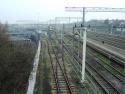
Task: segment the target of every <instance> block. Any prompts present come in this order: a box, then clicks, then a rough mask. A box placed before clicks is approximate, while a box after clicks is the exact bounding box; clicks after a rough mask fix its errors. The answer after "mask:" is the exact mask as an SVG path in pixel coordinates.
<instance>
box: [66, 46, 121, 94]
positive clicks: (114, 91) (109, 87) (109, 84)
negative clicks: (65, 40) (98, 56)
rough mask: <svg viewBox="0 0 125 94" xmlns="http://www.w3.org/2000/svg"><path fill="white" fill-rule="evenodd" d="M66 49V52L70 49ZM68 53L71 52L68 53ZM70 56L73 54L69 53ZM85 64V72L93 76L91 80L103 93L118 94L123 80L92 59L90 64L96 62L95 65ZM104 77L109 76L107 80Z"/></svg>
mask: <svg viewBox="0 0 125 94" xmlns="http://www.w3.org/2000/svg"><path fill="white" fill-rule="evenodd" d="M65 48H66V47H65ZM66 49H67V50H68V49H70V48H66ZM70 50H71V49H70ZM68 52H71V51H68ZM71 54H73V53H71ZM75 58H76V59H77V55H76V56H75ZM77 60H78V61H79V59H77ZM79 62H80V61H79ZM86 62H87V63H86V71H87V72H88V73H89V74H91V75H93V78H94V79H95V81H97V82H98V84H99V85H100V86H101V87H102V88H103V91H105V92H106V93H107V94H120V90H119V88H120V84H121V80H123V79H120V78H119V77H117V76H116V75H114V74H113V73H112V72H110V70H108V69H107V68H106V67H104V66H103V65H101V63H99V61H98V62H97V61H96V60H94V59H93V60H92V61H91V62H96V63H91V64H90V63H88V61H86ZM89 62H90V61H89ZM93 66H94V67H93ZM99 68H102V69H101V70H100V69H99ZM98 70H100V71H99V72H98ZM92 71H93V72H94V71H95V72H94V73H92ZM94 74H96V75H95V76H94ZM97 74H98V76H97ZM103 74H105V75H103ZM106 76H109V78H107V77H106ZM100 77H101V78H100ZM99 81H100V82H99ZM114 83H115V84H114ZM117 85H118V86H117Z"/></svg>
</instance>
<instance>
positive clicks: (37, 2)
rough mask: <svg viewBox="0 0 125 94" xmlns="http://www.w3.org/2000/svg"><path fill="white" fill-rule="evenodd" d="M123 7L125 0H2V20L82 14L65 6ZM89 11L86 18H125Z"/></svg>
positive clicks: (118, 15) (13, 20) (45, 18)
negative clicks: (70, 10) (67, 9)
mask: <svg viewBox="0 0 125 94" xmlns="http://www.w3.org/2000/svg"><path fill="white" fill-rule="evenodd" d="M67 6H70V7H72V6H76V7H83V6H84V7H121V8H125V0H0V21H1V22H6V21H8V22H9V23H15V22H16V21H18V20H39V21H40V22H41V21H47V20H49V19H54V18H55V17H63V16H82V13H71V12H66V11H65V7H67ZM104 14H105V13H100V14H99V13H87V14H86V19H87V20H89V19H105V18H108V17H109V18H120V19H121V18H125V13H124V14H123V13H119V14H118V13H117V14H116V13H115V14H111V13H107V14H105V15H104Z"/></svg>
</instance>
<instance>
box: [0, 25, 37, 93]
mask: <svg viewBox="0 0 125 94" xmlns="http://www.w3.org/2000/svg"><path fill="white" fill-rule="evenodd" d="M7 31H8V29H7V25H3V24H0V94H25V93H26V90H27V86H28V78H29V74H30V72H31V70H32V66H33V59H34V55H35V49H36V46H35V43H34V42H31V41H12V40H10V38H9V35H8V34H7Z"/></svg>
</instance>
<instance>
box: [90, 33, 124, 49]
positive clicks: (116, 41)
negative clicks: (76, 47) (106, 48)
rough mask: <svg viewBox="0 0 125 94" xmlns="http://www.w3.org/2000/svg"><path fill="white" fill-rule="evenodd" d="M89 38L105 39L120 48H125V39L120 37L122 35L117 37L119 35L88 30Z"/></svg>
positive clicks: (109, 43) (100, 40)
mask: <svg viewBox="0 0 125 94" xmlns="http://www.w3.org/2000/svg"><path fill="white" fill-rule="evenodd" d="M88 38H90V39H94V40H96V41H99V42H102V41H104V42H105V43H107V44H108V45H111V46H115V47H118V48H120V49H124V50H125V40H124V39H122V38H120V37H119V38H117V37H115V36H112V35H106V34H100V33H94V32H93V33H91V32H88Z"/></svg>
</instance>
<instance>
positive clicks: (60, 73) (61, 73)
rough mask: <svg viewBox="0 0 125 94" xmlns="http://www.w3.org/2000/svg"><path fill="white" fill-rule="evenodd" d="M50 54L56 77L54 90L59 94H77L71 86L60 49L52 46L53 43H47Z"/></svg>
mask: <svg viewBox="0 0 125 94" xmlns="http://www.w3.org/2000/svg"><path fill="white" fill-rule="evenodd" d="M47 44H48V52H49V56H50V62H51V65H52V71H53V76H54V80H55V81H54V83H55V86H54V88H55V89H56V93H57V94H77V93H76V92H75V91H73V90H74V87H72V86H71V84H70V81H69V78H68V76H67V73H66V71H65V66H64V64H63V61H62V58H60V57H59V55H60V53H59V51H58V49H55V48H54V47H53V46H52V42H51V41H50V42H47ZM54 94H55V93H54Z"/></svg>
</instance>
